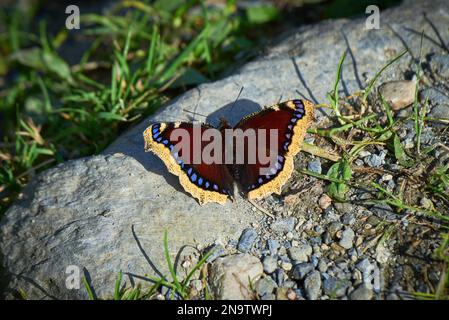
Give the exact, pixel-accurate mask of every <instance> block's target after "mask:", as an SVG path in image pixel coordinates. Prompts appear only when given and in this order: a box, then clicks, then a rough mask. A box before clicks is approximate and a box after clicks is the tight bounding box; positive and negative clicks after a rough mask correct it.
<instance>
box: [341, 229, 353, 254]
mask: <svg viewBox="0 0 449 320" xmlns="http://www.w3.org/2000/svg"><path fill="white" fill-rule="evenodd" d="M354 237H355V233H354V231H353V230H352V229H351V228H347V229H345V230H344V231H343V233H342V234H341V239H340V241H339V242H338V244H339V245H340V246H342V247H343V248H345V249H351V248H352V246H353V243H354Z"/></svg>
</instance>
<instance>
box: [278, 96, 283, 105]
mask: <svg viewBox="0 0 449 320" xmlns="http://www.w3.org/2000/svg"><path fill="white" fill-rule="evenodd" d="M281 101H282V94H281V96H280V97H279V100H278V104H279V103H281Z"/></svg>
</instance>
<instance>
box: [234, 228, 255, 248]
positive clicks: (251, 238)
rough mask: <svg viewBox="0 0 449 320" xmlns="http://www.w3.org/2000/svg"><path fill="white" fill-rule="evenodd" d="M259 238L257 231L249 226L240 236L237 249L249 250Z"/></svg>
mask: <svg viewBox="0 0 449 320" xmlns="http://www.w3.org/2000/svg"><path fill="white" fill-rule="evenodd" d="M256 239H257V232H256V230H254V229H252V228H247V229H245V230H243V232H242V235H241V236H240V239H239V243H238V245H237V249H238V250H239V251H240V252H248V251H249V250H251V248H252V247H253V245H254V242H255V241H256Z"/></svg>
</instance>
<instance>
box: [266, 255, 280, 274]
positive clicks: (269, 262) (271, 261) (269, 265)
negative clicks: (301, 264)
mask: <svg viewBox="0 0 449 320" xmlns="http://www.w3.org/2000/svg"><path fill="white" fill-rule="evenodd" d="M276 268H277V259H276V258H275V257H273V256H266V257H265V258H264V259H263V271H264V272H265V273H267V274H271V273H273V272H274V271H276Z"/></svg>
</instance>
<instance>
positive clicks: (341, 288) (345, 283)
mask: <svg viewBox="0 0 449 320" xmlns="http://www.w3.org/2000/svg"><path fill="white" fill-rule="evenodd" d="M350 286H351V281H349V280H341V279H338V278H335V277H328V278H327V279H324V281H323V290H324V294H326V295H328V296H330V297H331V298H332V297H335V298H339V297H342V296H344V295H345V294H346V290H347V289H348V288H349V287H350Z"/></svg>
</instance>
